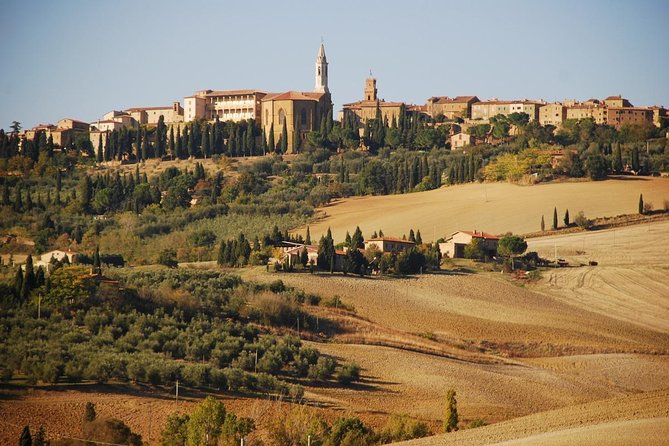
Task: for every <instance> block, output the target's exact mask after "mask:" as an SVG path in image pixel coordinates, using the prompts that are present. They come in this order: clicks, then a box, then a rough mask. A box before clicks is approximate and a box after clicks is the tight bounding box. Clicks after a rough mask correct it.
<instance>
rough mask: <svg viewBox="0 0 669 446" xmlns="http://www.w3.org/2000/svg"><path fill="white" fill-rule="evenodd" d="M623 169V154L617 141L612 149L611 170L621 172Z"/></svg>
mask: <svg viewBox="0 0 669 446" xmlns="http://www.w3.org/2000/svg"><path fill="white" fill-rule="evenodd" d="M623 169H624V166H623V155H622V151H621V150H620V143H619V142H617V143H615V146H614V149H613V171H614V172H622V171H623Z"/></svg>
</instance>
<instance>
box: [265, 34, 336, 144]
mask: <svg viewBox="0 0 669 446" xmlns="http://www.w3.org/2000/svg"><path fill="white" fill-rule="evenodd" d="M315 80H316V83H315V86H314V91H309V92H299V91H286V92H283V93H270V94H268V95H267V96H265V97H264V98H263V99H262V106H261V113H260V119H261V125H262V128H263V130H264V131H265V134H266V135H267V137H268V138H269V132H270V131H273V132H274V141H275V142H276V145H277V146H279V145H280V140H281V135H282V132H283V126H284V123H285V125H286V132H287V135H288V138H287V139H288V144H287V148H288V150H287V152H288V153H296V152H298V151H299V149H300V147H302V146H303V145H304V142H305V139H306V135H307V133H309V132H312V131H318V130H319V129H320V125H321V120H323V119H326V118H327V115H328V112H330V111H331V110H332V98H331V96H330V90H329V88H328V61H327V58H326V57H325V46H324V45H323V44H322V43H321V46H320V48H319V50H318V55H317V56H316V66H315Z"/></svg>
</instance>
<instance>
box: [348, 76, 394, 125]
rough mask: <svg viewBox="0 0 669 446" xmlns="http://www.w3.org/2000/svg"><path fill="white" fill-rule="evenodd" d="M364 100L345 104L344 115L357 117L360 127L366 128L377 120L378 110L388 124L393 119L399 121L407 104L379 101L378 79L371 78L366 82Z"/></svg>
mask: <svg viewBox="0 0 669 446" xmlns="http://www.w3.org/2000/svg"><path fill="white" fill-rule="evenodd" d="M363 98H364V99H362V100H361V101H356V102H351V103H349V104H344V106H343V113H342V115H343V116H344V117H345V116H346V115H347V114H352V115H353V116H355V119H356V121H357V122H358V124H359V125H361V126H364V125H365V123H366V122H367V121H368V120H370V119H375V118H376V108H377V107H378V108H379V110H380V111H381V117H382V119H383V120H384V121H385V120H387V121H388V123H389V124H390V123H392V121H393V119H395V120H397V119H398V118H399V116H400V109H401V108H402V107H403V106H404V107H405V108H406V104H405V103H404V102H386V101H385V100H383V99H379V97H378V90H377V88H376V79H375V78H373V77H369V78H367V79H366V80H365V90H364V96H363Z"/></svg>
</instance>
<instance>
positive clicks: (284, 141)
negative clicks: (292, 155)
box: [281, 119, 288, 155]
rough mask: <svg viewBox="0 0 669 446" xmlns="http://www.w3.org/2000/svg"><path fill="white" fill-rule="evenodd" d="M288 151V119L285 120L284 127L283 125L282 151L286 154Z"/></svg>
mask: <svg viewBox="0 0 669 446" xmlns="http://www.w3.org/2000/svg"><path fill="white" fill-rule="evenodd" d="M287 152H288V126H287V125H286V120H285V119H284V120H283V127H281V153H282V154H284V155H285V154H286V153H287Z"/></svg>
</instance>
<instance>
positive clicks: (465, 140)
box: [450, 132, 474, 150]
mask: <svg viewBox="0 0 669 446" xmlns="http://www.w3.org/2000/svg"><path fill="white" fill-rule="evenodd" d="M450 141H451V150H456V149H462V148H463V147H465V146H470V145H471V144H472V143H473V142H474V137H473V136H472V135H470V134H468V133H465V132H461V133H457V134H455V135H453V136H451V138H450Z"/></svg>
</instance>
